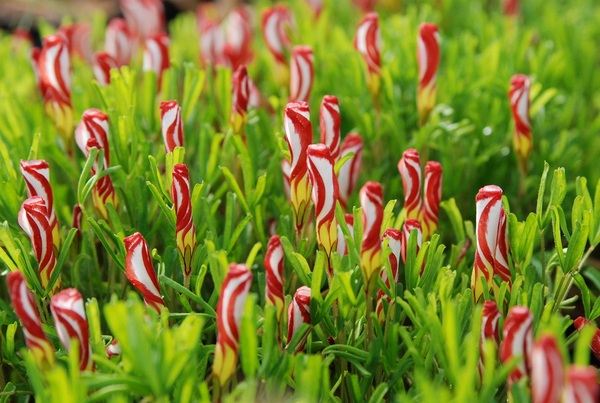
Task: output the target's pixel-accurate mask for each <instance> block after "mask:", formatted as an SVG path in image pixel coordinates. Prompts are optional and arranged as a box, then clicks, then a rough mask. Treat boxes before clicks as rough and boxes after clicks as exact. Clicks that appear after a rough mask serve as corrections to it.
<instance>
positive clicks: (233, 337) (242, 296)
mask: <svg viewBox="0 0 600 403" xmlns="http://www.w3.org/2000/svg"><path fill="white" fill-rule="evenodd" d="M251 284H252V272H250V270H248V267H247V266H246V265H245V264H235V263H232V264H231V265H230V266H229V270H228V271H227V275H226V277H225V280H224V281H223V284H222V285H221V293H220V294H219V295H220V296H219V303H218V304H217V345H216V347H215V359H214V363H213V377H214V378H215V379H216V380H217V382H218V383H219V385H221V386H223V385H224V384H225V383H226V382H227V380H228V379H229V378H231V376H232V375H233V373H234V372H235V367H236V365H237V360H238V345H239V340H240V322H241V320H242V314H243V313H244V307H245V305H246V299H247V297H248V292H249V291H250V285H251Z"/></svg>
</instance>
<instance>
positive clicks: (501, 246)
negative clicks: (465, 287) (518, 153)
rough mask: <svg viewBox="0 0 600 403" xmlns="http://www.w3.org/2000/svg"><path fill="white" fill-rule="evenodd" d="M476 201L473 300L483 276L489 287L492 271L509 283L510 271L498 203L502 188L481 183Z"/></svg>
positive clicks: (481, 291) (503, 216)
mask: <svg viewBox="0 0 600 403" xmlns="http://www.w3.org/2000/svg"><path fill="white" fill-rule="evenodd" d="M476 203H477V205H476V228H475V233H476V234H477V235H476V236H477V240H476V241H477V250H476V251H475V263H474V267H473V276H472V277H471V288H472V289H473V293H474V296H475V300H478V299H479V298H480V297H481V295H482V293H483V285H482V283H481V282H482V281H483V280H485V281H486V282H487V284H489V285H490V288H492V287H494V286H495V283H494V280H493V277H494V274H497V275H498V276H500V278H501V279H502V281H506V282H508V283H509V284H510V283H511V273H510V269H509V267H508V239H507V234H506V212H505V211H504V207H503V206H502V189H500V187H498V186H496V185H488V186H484V187H482V188H481V189H479V192H478V193H477V197H476ZM482 277H483V280H482Z"/></svg>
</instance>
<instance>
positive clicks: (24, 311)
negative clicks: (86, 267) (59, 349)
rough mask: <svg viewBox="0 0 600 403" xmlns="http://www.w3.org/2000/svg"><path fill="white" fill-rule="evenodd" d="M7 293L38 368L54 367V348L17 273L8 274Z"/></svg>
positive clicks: (30, 295)
mask: <svg viewBox="0 0 600 403" xmlns="http://www.w3.org/2000/svg"><path fill="white" fill-rule="evenodd" d="M6 282H7V283H8V293H9V295H10V299H11V301H12V304H13V308H14V309H15V313H16V314H17V317H18V318H19V321H20V322H21V325H22V326H23V333H24V334H25V344H26V345H27V349H28V350H29V351H30V352H31V354H32V355H33V357H34V359H35V361H36V363H37V364H38V365H39V366H42V367H43V366H45V365H48V364H49V365H54V348H53V347H52V345H51V344H50V342H49V341H48V338H47V337H46V334H45V333H44V330H43V329H42V320H41V319H40V313H39V312H38V309H37V306H36V304H35V300H34V298H33V294H32V293H31V291H29V288H27V281H26V280H25V277H24V276H23V274H22V273H21V272H19V271H13V272H11V273H9V274H8V277H7V279H6Z"/></svg>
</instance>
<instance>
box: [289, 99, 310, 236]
mask: <svg viewBox="0 0 600 403" xmlns="http://www.w3.org/2000/svg"><path fill="white" fill-rule="evenodd" d="M284 128H285V140H286V141H287V144H288V148H289V150H290V156H291V167H290V201H291V203H292V207H293V209H294V213H295V214H296V231H297V232H298V234H300V233H301V232H302V229H303V228H304V225H305V224H306V221H307V219H308V215H309V211H310V182H309V180H308V162H307V159H306V157H307V150H308V146H309V145H310V143H311V142H312V125H311V123H310V111H309V109H308V104H307V103H306V102H291V103H289V104H288V105H287V106H286V108H285V117H284Z"/></svg>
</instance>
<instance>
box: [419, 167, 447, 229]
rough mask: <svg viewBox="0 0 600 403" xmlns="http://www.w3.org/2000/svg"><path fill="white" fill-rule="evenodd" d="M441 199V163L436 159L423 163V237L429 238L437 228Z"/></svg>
mask: <svg viewBox="0 0 600 403" xmlns="http://www.w3.org/2000/svg"><path fill="white" fill-rule="evenodd" d="M441 200H442V165H441V164H440V163H439V162H437V161H428V162H427V164H425V189H424V195H423V209H422V215H421V221H422V224H423V238H425V239H429V238H430V237H431V235H433V234H434V233H435V231H436V230H437V228H438V219H439V217H438V215H439V212H440V201H441Z"/></svg>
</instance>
